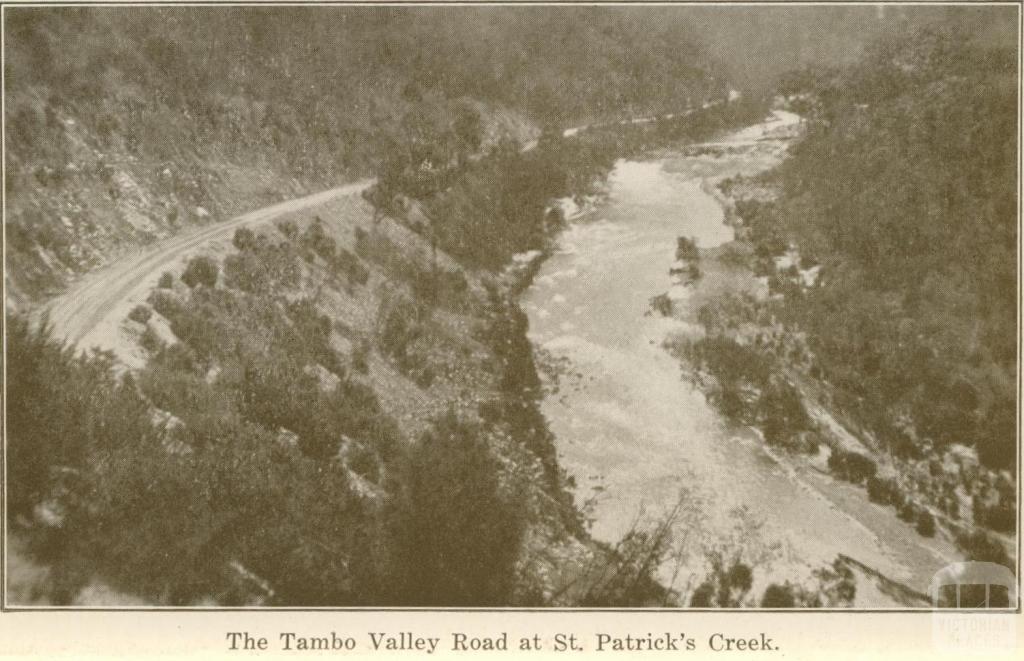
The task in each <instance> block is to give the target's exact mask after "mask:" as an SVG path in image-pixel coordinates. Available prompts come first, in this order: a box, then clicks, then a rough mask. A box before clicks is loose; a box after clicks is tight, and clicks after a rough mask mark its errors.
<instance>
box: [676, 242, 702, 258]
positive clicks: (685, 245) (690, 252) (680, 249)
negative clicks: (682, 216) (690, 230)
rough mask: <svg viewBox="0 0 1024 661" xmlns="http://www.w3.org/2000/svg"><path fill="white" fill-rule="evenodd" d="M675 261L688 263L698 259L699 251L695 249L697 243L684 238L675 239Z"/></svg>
mask: <svg viewBox="0 0 1024 661" xmlns="http://www.w3.org/2000/svg"><path fill="white" fill-rule="evenodd" d="M676 259H678V260H682V261H688V262H692V261H696V260H698V259H700V250H699V249H698V248H697V242H696V241H694V240H693V239H690V238H687V237H685V236H681V237H679V238H677V239H676Z"/></svg>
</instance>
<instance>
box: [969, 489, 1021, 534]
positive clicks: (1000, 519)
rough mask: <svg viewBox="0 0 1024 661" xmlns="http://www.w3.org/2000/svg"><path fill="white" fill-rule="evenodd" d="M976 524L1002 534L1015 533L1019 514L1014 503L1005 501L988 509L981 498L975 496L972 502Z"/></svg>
mask: <svg viewBox="0 0 1024 661" xmlns="http://www.w3.org/2000/svg"><path fill="white" fill-rule="evenodd" d="M972 509H973V510H974V522H975V523H976V524H978V525H979V526H985V527H987V528H991V529H993V530H998V531H1000V532H1013V530H1014V528H1015V526H1016V525H1017V512H1016V508H1015V507H1014V503H1013V501H1012V500H1011V501H1005V502H1004V501H1003V500H1000V502H998V503H996V504H995V505H993V506H991V507H987V506H986V505H985V504H984V502H983V501H982V500H981V498H979V497H977V496H975V497H974V499H973V502H972Z"/></svg>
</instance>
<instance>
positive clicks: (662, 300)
mask: <svg viewBox="0 0 1024 661" xmlns="http://www.w3.org/2000/svg"><path fill="white" fill-rule="evenodd" d="M650 305H651V309H652V310H654V311H655V312H657V313H658V314H660V315H661V316H663V317H668V316H670V315H671V314H672V299H671V298H669V297H668V294H658V295H657V296H653V297H652V298H651V300H650Z"/></svg>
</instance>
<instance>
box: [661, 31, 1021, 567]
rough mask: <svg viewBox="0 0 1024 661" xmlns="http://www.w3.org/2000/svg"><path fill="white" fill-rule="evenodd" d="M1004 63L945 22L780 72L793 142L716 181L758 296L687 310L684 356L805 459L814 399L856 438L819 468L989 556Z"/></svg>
mask: <svg viewBox="0 0 1024 661" xmlns="http://www.w3.org/2000/svg"><path fill="white" fill-rule="evenodd" d="M1016 57H1017V56H1016V52H1015V50H1014V49H1013V47H1012V46H1011V45H1009V44H1008V43H1007V42H1005V41H1000V40H995V41H986V40H983V39H980V38H978V35H977V34H974V33H972V32H971V31H970V30H967V29H966V28H965V27H964V26H958V25H957V24H956V23H950V24H946V25H937V26H931V27H929V28H926V29H922V30H918V31H915V32H913V33H911V34H910V35H904V36H902V37H900V38H898V39H896V38H887V39H881V40H879V41H877V42H876V43H875V44H874V45H873V46H872V47H870V48H869V49H868V50H867V51H866V53H865V56H864V57H863V58H862V59H861V60H860V61H859V62H857V63H855V64H852V65H850V66H847V67H841V68H828V67H806V68H802V69H799V70H796V71H793V72H790V73H789V74H787V75H786V76H784V77H783V78H782V79H781V81H780V84H779V90H780V97H779V99H780V102H783V103H785V104H786V105H787V106H788V107H790V108H791V109H793V110H794V111H796V112H798V113H800V115H801V116H802V118H803V119H802V123H803V129H804V135H803V137H802V138H800V139H799V140H798V141H797V142H796V143H795V144H794V145H793V146H792V148H791V150H790V156H789V158H788V159H787V160H786V161H784V162H783V164H782V165H781V166H779V167H778V168H776V169H775V170H774V171H771V172H769V173H767V174H765V175H761V176H759V177H756V178H743V177H736V178H732V179H729V180H726V181H724V182H723V183H722V185H721V188H722V190H723V192H725V193H726V194H727V195H730V196H732V197H733V198H734V200H735V206H734V209H733V211H732V213H733V214H734V216H735V219H736V222H737V236H738V239H739V243H738V245H737V246H734V247H733V248H739V247H745V250H748V251H749V252H744V251H743V250H733V251H732V252H729V251H726V252H723V253H722V255H721V256H718V257H715V259H718V260H721V262H722V263H725V262H726V261H728V259H730V256H731V258H732V259H735V260H738V263H740V264H744V263H746V264H748V265H749V266H750V267H751V269H752V270H753V273H754V274H756V275H757V276H760V277H762V278H763V279H764V281H765V283H766V284H767V294H768V296H767V298H766V299H763V300H755V298H754V297H751V296H745V295H732V296H728V297H723V298H721V299H720V300H716V301H714V302H712V303H710V304H708V305H705V306H704V307H703V308H702V309H701V311H700V320H701V321H702V323H703V325H704V326H705V328H706V329H707V332H708V336H707V337H705V338H703V339H701V340H699V341H697V342H694V343H692V344H691V345H689V348H688V349H687V351H685V352H684V353H686V355H688V356H689V357H690V358H691V359H692V360H694V361H695V363H696V364H697V365H698V366H699V367H701V368H703V369H707V370H708V371H709V372H710V373H712V374H713V375H714V376H715V380H716V385H715V387H714V388H713V398H714V399H715V401H716V403H717V404H718V405H719V407H720V409H721V410H722V411H723V412H724V413H726V415H728V416H729V417H730V418H733V419H734V420H739V421H743V422H744V423H747V424H755V425H756V426H757V427H759V428H760V429H761V430H762V431H763V433H764V438H765V440H766V441H767V442H768V443H770V444H772V445H776V446H780V447H785V448H788V449H791V450H794V451H798V452H802V453H810V454H811V455H814V454H815V453H817V451H818V447H819V443H820V442H821V440H822V438H823V437H824V436H828V435H829V434H830V432H829V431H828V430H827V429H824V428H823V426H822V425H821V423H820V421H815V420H814V419H813V418H814V417H819V418H820V415H821V412H820V410H818V412H817V413H814V414H813V415H812V414H811V413H812V411H811V410H812V408H815V407H819V408H820V407H821V406H825V407H827V408H828V409H829V410H830V411H831V412H832V413H833V414H835V415H836V416H838V417H839V419H840V420H842V421H843V424H845V425H847V426H848V428H849V429H851V430H853V432H854V434H855V435H856V437H857V440H855V441H854V443H855V444H856V445H858V446H859V447H858V448H856V449H851V447H850V443H849V442H847V441H837V440H836V439H835V438H832V440H831V442H830V443H829V445H830V446H831V447H830V454H829V459H828V469H829V470H830V472H831V473H832V474H833V475H835V476H836V477H838V478H840V479H842V480H846V481H849V482H853V483H855V484H863V485H865V487H866V489H867V493H868V496H869V498H870V500H871V501H873V502H876V503H879V504H883V505H891V506H892V507H894V508H895V509H896V513H897V514H898V516H899V517H900V518H901V519H903V520H905V521H907V522H908V523H911V524H913V525H914V526H915V527H916V530H917V532H918V533H920V534H921V535H924V536H926V537H932V536H935V535H936V534H937V532H936V531H937V527H936V521H937V520H938V521H939V522H940V523H941V526H942V527H944V528H945V529H946V530H948V532H949V535H950V538H951V539H953V540H955V542H956V543H957V545H958V546H959V547H960V549H961V550H962V551H963V553H964V554H965V555H967V556H968V557H969V558H971V559H983V560H991V561H996V562H1003V563H1007V564H1012V561H1013V559H1012V551H1010V555H1009V556H1008V555H1007V551H1006V550H1005V549H1004V546H1005V547H1006V549H1009V548H1012V547H1011V546H1008V543H1009V538H1008V537H1006V538H1004V541H996V539H995V538H993V537H992V536H990V535H989V534H988V533H986V532H984V531H983V530H984V529H988V530H994V531H998V532H1002V533H1012V532H1013V531H1014V530H1015V529H1016V525H1017V491H1016V486H1015V483H1016V473H1017V450H1018V446H1017V427H1016V411H1017V401H1016V395H1017V390H1016V388H1017V377H1018V375H1017V351H1018V334H1017V296H1018V278H1019V274H1018V271H1017V260H1016V256H1017V252H1016V251H1017V245H1018V223H1017V204H1018V200H1017V159H1018V154H1017V145H1016V141H1015V136H1016V127H1017V120H1018V107H1017V59H1016ZM681 246H682V244H681ZM680 249H681V250H682V247H681V248H680ZM810 404H813V406H811V405H810ZM1004 542H1005V543H1004Z"/></svg>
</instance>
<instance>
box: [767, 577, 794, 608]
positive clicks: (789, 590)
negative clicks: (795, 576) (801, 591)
mask: <svg viewBox="0 0 1024 661" xmlns="http://www.w3.org/2000/svg"><path fill="white" fill-rule="evenodd" d="M795 606H796V597H795V596H794V594H793V586H792V585H790V584H789V583H784V584H782V585H779V584H778V583H772V584H771V585H769V586H768V587H767V588H766V589H765V591H764V596H763V597H761V608H794V607H795Z"/></svg>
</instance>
